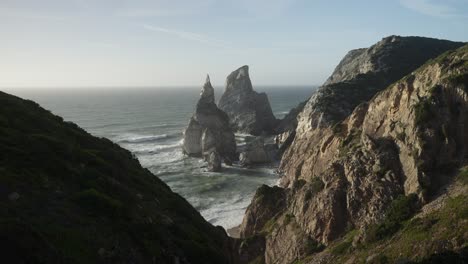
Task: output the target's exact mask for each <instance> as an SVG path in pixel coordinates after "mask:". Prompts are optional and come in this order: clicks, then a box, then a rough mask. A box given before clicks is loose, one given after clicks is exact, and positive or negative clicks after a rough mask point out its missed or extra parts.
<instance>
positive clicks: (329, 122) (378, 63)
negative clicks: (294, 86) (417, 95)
mask: <svg viewBox="0 0 468 264" xmlns="http://www.w3.org/2000/svg"><path fill="white" fill-rule="evenodd" d="M461 45H462V43H456V42H450V41H445V40H436V39H429V38H421V37H398V36H390V37H387V38H384V39H382V40H381V41H380V42H378V43H377V44H375V45H373V46H372V47H370V48H368V49H360V50H356V51H351V52H350V53H349V54H348V55H346V56H345V58H344V59H343V60H342V62H341V63H340V64H339V65H338V67H337V68H336V69H335V71H334V72H333V74H332V76H331V77H330V78H329V79H328V80H327V82H326V83H325V84H324V85H323V86H322V87H320V88H319V90H318V91H317V92H316V93H315V94H314V95H313V96H312V97H311V98H310V100H309V101H308V102H307V104H306V105H305V107H304V109H303V110H302V112H301V113H300V114H299V116H298V125H297V129H296V136H295V138H294V142H293V143H292V144H291V147H289V148H288V150H287V151H286V152H285V153H284V156H283V159H282V162H281V166H280V170H281V171H282V172H283V173H284V174H285V177H284V178H283V179H282V185H283V186H288V185H290V184H291V183H292V182H293V181H294V180H296V179H300V178H307V177H309V176H310V175H311V174H312V175H313V174H319V173H320V171H322V170H324V169H325V168H324V167H326V165H323V164H321V163H320V162H321V161H317V157H318V156H317V153H318V152H317V151H319V148H320V147H319V141H320V140H321V139H322V138H323V137H324V136H325V134H326V130H327V129H328V128H331V127H332V126H333V125H335V124H337V123H338V122H340V121H342V120H344V119H345V118H346V117H347V116H349V115H350V114H351V112H352V111H353V110H354V109H355V108H356V106H358V105H359V104H361V103H363V102H367V101H368V100H370V99H371V98H372V97H373V96H374V95H375V94H376V93H377V92H379V91H382V90H383V89H385V88H386V87H388V86H389V85H390V84H392V83H394V82H396V81H397V80H399V79H401V78H403V77H404V76H405V75H407V74H409V73H411V71H413V70H415V69H416V68H418V67H419V66H421V65H422V64H423V63H424V62H426V61H427V60H429V59H431V58H434V57H436V56H437V55H439V54H441V53H443V52H444V51H447V50H450V49H454V48H457V47H460V46H461ZM321 160H322V159H321Z"/></svg>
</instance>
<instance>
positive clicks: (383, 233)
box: [366, 194, 418, 242]
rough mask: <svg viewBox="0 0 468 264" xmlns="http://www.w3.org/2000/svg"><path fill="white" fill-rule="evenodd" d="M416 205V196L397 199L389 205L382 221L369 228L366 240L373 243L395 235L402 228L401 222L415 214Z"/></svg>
mask: <svg viewBox="0 0 468 264" xmlns="http://www.w3.org/2000/svg"><path fill="white" fill-rule="evenodd" d="M417 203H418V197H417V195H416V194H410V195H409V196H400V197H398V198H397V199H396V200H394V201H393V202H392V203H391V205H390V207H389V208H388V210H387V212H386V214H385V218H384V220H383V221H382V222H380V223H379V224H375V225H372V226H370V227H369V229H368V230H367V236H366V240H367V241H368V242H373V241H377V240H380V239H383V238H386V237H389V236H391V235H393V234H395V233H396V232H397V231H398V230H399V229H400V228H401V227H402V222H403V221H405V220H407V219H409V218H411V216H413V214H414V213H415V212H416V209H417Z"/></svg>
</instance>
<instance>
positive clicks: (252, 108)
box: [218, 66, 278, 135]
mask: <svg viewBox="0 0 468 264" xmlns="http://www.w3.org/2000/svg"><path fill="white" fill-rule="evenodd" d="M218 106H219V108H220V109H221V110H223V111H224V112H226V114H227V115H228V116H229V119H230V124H231V127H232V128H233V129H234V130H235V131H237V132H243V133H248V134H252V135H261V134H264V133H266V134H271V133H273V130H274V128H275V126H276V125H277V123H278V121H277V120H276V118H275V116H274V115H273V111H272V110H271V106H270V102H269V101H268V97H267V95H266V94H265V93H257V92H255V91H254V90H253V87H252V82H251V81H250V77H249V67H248V66H242V67H241V68H239V69H237V70H235V71H233V72H232V73H231V74H230V75H229V76H228V77H227V79H226V89H225V91H224V93H223V95H222V96H221V98H220V100H219V103H218Z"/></svg>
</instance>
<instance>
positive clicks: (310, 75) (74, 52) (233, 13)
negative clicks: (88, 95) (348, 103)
mask: <svg viewBox="0 0 468 264" xmlns="http://www.w3.org/2000/svg"><path fill="white" fill-rule="evenodd" d="M387 35H420V36H428V37H436V38H445V39H451V40H459V41H468V0H444V1H436V0H366V1H360V0H356V1H349V0H346V1H344V0H343V1H332V0H328V1H320V0H236V1H230V0H167V1H166V0H152V1H150V0H0V36H1V38H0V87H10V88H11V87H24V86H35V87H37V86H40V87H51V86H52V87H77V86H81V87H83V86H179V85H191V86H193V85H201V84H202V83H203V81H204V79H205V74H206V73H210V75H211V80H212V82H213V83H214V85H216V86H222V85H224V81H225V78H226V76H227V75H228V74H229V73H230V72H231V71H232V70H235V69H236V68H238V67H239V66H242V65H244V64H248V65H250V72H251V78H252V80H253V82H254V85H286V84H287V85H315V84H321V83H322V82H323V81H324V80H325V79H326V77H327V76H328V75H329V74H330V73H331V71H332V70H333V68H334V67H335V66H336V64H337V63H338V62H339V60H340V59H341V58H342V57H343V56H344V55H345V54H346V52H347V51H348V50H350V49H354V48H360V47H367V46H369V45H371V44H373V43H375V42H377V41H378V40H380V39H381V38H383V37H385V36H387ZM18 89H19V88H18Z"/></svg>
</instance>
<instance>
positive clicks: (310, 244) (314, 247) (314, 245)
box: [307, 238, 325, 254]
mask: <svg viewBox="0 0 468 264" xmlns="http://www.w3.org/2000/svg"><path fill="white" fill-rule="evenodd" d="M324 249H325V245H324V244H322V243H320V242H318V241H316V240H315V239H312V238H309V239H308V240H307V254H314V253H317V252H320V251H322V250H324Z"/></svg>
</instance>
